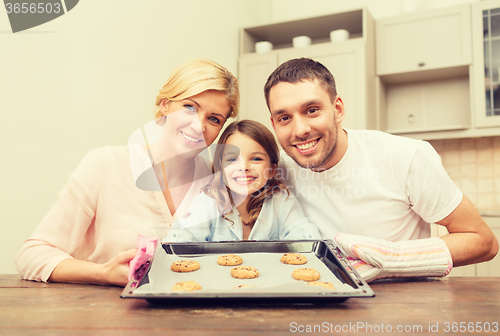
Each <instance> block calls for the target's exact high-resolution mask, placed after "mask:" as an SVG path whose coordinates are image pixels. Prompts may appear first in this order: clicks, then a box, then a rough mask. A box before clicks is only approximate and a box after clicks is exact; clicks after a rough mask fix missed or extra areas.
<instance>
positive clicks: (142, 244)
mask: <svg viewBox="0 0 500 336" xmlns="http://www.w3.org/2000/svg"><path fill="white" fill-rule="evenodd" d="M157 244H158V238H157V237H153V238H149V239H148V238H146V237H144V236H141V235H138V236H137V245H136V246H135V248H136V249H137V253H136V254H135V257H134V259H132V260H130V263H129V266H130V268H129V271H128V279H129V280H130V279H132V278H133V277H134V273H135V271H137V270H138V269H139V267H141V266H142V265H143V264H144V263H145V262H146V261H148V260H149V259H150V258H151V257H152V256H153V255H154V253H155V249H156V245H157Z"/></svg>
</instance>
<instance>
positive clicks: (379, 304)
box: [0, 275, 500, 336]
mask: <svg viewBox="0 0 500 336" xmlns="http://www.w3.org/2000/svg"><path fill="white" fill-rule="evenodd" d="M370 287H371V288H372V289H373V290H374V291H375V294H376V296H375V297H373V298H359V299H354V298H350V299H348V300H347V301H346V302H344V303H341V304H321V305H318V304H297V305H294V304H287V305H279V304H276V303H273V302H269V303H268V304H259V305H249V304H247V303H246V302H241V303H235V304H231V305H229V304H221V303H217V302H213V303H210V304H204V305H201V304H189V305H183V306H179V305H176V306H168V305H166V306H165V305H162V306H156V305H151V304H149V303H148V302H146V301H145V300H139V299H121V298H120V294H121V291H122V288H119V287H111V286H94V285H77V284H45V283H37V282H31V281H24V280H21V279H20V278H19V276H18V275H0V311H1V314H0V335H106V336H108V335H141V336H142V335H217V336H220V335H262V334H265V335H285V334H286V335H290V334H293V333H299V334H303V333H307V332H308V331H310V332H311V333H313V332H314V331H315V332H316V333H325V334H353V335H363V334H379V333H381V334H383V333H387V332H392V333H406V334H419V335H420V334H422V335H423V334H428V333H429V332H430V333H432V334H433V335H435V334H444V333H447V334H467V333H472V332H473V331H477V332H478V331H479V328H481V330H482V331H484V330H486V328H488V330H489V332H487V333H488V334H498V333H499V332H500V330H499V325H498V323H499V322H500V278H498V277H491V278H486V277H478V278H473V277H467V278H456V277H454V278H444V279H430V280H422V281H406V282H393V281H385V282H384V281H382V282H379V283H372V284H370ZM464 328H465V329H464ZM377 330H378V331H377ZM398 330H399V331H400V332H398ZM410 330H411V331H410ZM463 330H465V331H463ZM495 330H496V332H493V331H495ZM435 331H437V333H436V332H435ZM461 331H462V332H461ZM311 333H310V334H311Z"/></svg>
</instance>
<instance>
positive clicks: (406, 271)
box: [335, 233, 453, 282]
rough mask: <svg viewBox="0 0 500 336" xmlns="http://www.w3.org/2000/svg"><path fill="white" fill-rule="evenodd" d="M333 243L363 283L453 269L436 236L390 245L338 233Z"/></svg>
mask: <svg viewBox="0 0 500 336" xmlns="http://www.w3.org/2000/svg"><path fill="white" fill-rule="evenodd" d="M335 241H336V242H337V244H338V245H339V246H340V247H341V248H342V249H343V250H344V251H345V252H346V255H347V259H348V260H349V261H350V262H351V265H352V267H354V268H355V269H356V271H358V273H359V275H361V276H362V277H363V278H364V279H365V280H366V282H370V281H373V280H376V279H383V278H397V277H422V276H425V277H443V276H446V275H448V273H450V271H451V269H452V267H453V260H452V259H451V254H450V251H449V250H448V246H446V243H445V242H444V241H443V240H442V239H441V238H437V237H432V238H425V239H416V240H408V241H398V242H390V241H387V240H382V239H378V238H371V237H363V236H358V235H351V234H345V233H339V234H337V236H335Z"/></svg>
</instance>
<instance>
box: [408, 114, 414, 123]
mask: <svg viewBox="0 0 500 336" xmlns="http://www.w3.org/2000/svg"><path fill="white" fill-rule="evenodd" d="M414 121H415V116H414V115H413V114H409V115H408V122H409V123H410V124H413V122H414Z"/></svg>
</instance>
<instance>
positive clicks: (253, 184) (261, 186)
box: [164, 120, 320, 242]
mask: <svg viewBox="0 0 500 336" xmlns="http://www.w3.org/2000/svg"><path fill="white" fill-rule="evenodd" d="M278 161H279V151H278V146H277V144H276V141H275V140H274V137H273V135H272V133H271V132H270V131H269V130H268V129H267V128H266V127H265V126H264V125H262V124H260V123H258V122H256V121H252V120H242V121H239V122H233V123H232V124H230V125H229V126H228V127H227V128H226V130H225V131H224V132H223V133H222V135H221V137H220V139H219V142H218V145H217V148H216V150H215V154H214V162H213V171H214V175H215V176H214V180H213V182H212V183H211V184H209V185H207V186H206V187H205V188H204V193H201V194H200V195H199V196H197V197H196V198H195V199H194V200H193V203H192V204H191V207H190V210H189V213H190V215H189V216H188V217H186V218H178V219H177V220H176V221H175V223H174V226H173V227H172V229H171V231H170V233H169V235H168V236H167V238H165V239H164V241H168V242H187V241H200V242H203V241H235V240H278V239H319V238H320V234H319V231H318V229H317V227H316V225H315V224H312V223H310V222H309V220H308V219H307V218H306V217H304V214H303V212H302V208H301V207H300V205H299V203H298V202H297V200H296V199H295V197H294V196H293V195H292V194H291V193H290V192H289V191H288V190H287V189H286V188H285V186H284V185H283V184H281V182H279V181H278V179H277V178H276V169H277V167H278Z"/></svg>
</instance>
